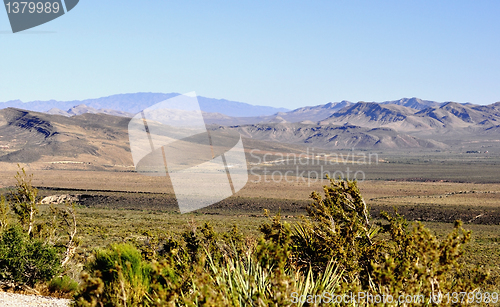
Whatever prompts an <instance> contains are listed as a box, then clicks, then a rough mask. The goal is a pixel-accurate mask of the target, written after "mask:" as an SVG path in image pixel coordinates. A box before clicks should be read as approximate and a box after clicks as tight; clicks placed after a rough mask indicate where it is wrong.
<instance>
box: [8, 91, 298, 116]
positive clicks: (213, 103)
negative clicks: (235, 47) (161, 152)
mask: <svg viewBox="0 0 500 307" xmlns="http://www.w3.org/2000/svg"><path fill="white" fill-rule="evenodd" d="M177 95H180V94H179V93H168V94H163V93H134V94H118V95H112V96H108V97H101V98H96V99H85V100H73V101H56V100H49V101H38V100H37V101H30V102H22V101H20V100H11V101H7V102H0V109H4V108H9V107H11V108H18V109H23V110H30V111H37V112H47V111H49V113H51V114H59V115H67V116H68V115H69V116H71V115H79V114H84V113H104V114H111V115H119V116H120V114H113V112H116V111H118V112H122V113H124V114H123V116H125V115H126V116H128V115H129V114H132V115H133V114H136V113H138V112H140V111H142V110H144V109H146V108H147V107H149V106H152V105H154V104H156V103H158V102H161V101H164V100H167V99H169V98H172V97H175V96H177ZM198 102H199V104H200V107H201V110H202V111H204V112H210V113H217V112H219V113H222V112H221V111H223V114H225V115H229V116H260V115H271V114H274V113H276V112H286V111H289V110H288V109H285V108H273V107H267V106H254V105H250V104H247V103H243V102H236V101H230V100H226V99H215V98H207V97H203V96H198ZM82 105H83V106H82ZM77 106H78V107H79V109H80V110H75V108H74V107H77ZM85 108H87V109H88V110H89V112H85V111H84V109H85ZM70 109H72V110H73V112H74V113H72V112H71V110H70ZM68 110H69V112H68V114H66V112H67V111H68ZM75 111H77V112H75Z"/></svg>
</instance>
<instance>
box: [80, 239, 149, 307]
mask: <svg viewBox="0 0 500 307" xmlns="http://www.w3.org/2000/svg"><path fill="white" fill-rule="evenodd" d="M94 257H95V259H94V260H93V261H92V262H90V263H89V265H88V266H87V271H88V272H89V273H90V275H88V274H84V275H83V276H82V279H83V280H84V285H83V287H82V289H81V291H79V293H78V294H77V295H76V297H75V299H76V302H77V305H78V306H96V304H98V305H99V306H139V305H140V304H141V303H142V302H143V299H144V295H145V294H146V293H147V291H149V284H150V279H151V266H150V265H149V264H148V263H147V262H145V261H144V260H143V259H142V256H141V253H140V251H139V250H137V249H136V248H135V247H134V246H132V245H129V244H115V245H112V246H111V247H110V248H109V249H103V250H98V251H96V252H95V255H94Z"/></svg>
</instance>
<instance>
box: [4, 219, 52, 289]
mask: <svg viewBox="0 0 500 307" xmlns="http://www.w3.org/2000/svg"><path fill="white" fill-rule="evenodd" d="M60 261H61V259H60V256H59V254H58V252H57V250H56V249H55V248H54V247H53V246H50V245H48V244H46V243H44V242H42V241H41V240H38V239H32V238H29V237H28V235H27V234H25V233H24V232H23V230H22V229H21V227H20V226H18V225H14V226H11V227H10V228H8V229H7V230H5V231H3V232H2V233H1V235H0V279H2V280H8V281H11V282H14V283H18V284H25V285H28V286H30V287H32V286H34V285H35V284H36V283H37V282H43V281H49V280H50V279H52V277H54V275H55V274H56V273H58V272H59V270H60Z"/></svg>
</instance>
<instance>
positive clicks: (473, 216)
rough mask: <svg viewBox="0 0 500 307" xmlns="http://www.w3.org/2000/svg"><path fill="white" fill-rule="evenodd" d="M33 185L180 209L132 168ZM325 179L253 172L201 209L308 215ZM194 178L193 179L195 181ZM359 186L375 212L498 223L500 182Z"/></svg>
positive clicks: (162, 183) (160, 181) (43, 173)
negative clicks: (225, 195) (285, 177)
mask: <svg viewBox="0 0 500 307" xmlns="http://www.w3.org/2000/svg"><path fill="white" fill-rule="evenodd" d="M33 173H34V177H33V184H34V185H35V186H37V187H39V188H40V191H41V195H44V196H48V195H54V194H82V195H83V196H82V200H81V204H82V205H83V206H86V207H100V208H109V209H114V208H116V209H147V210H161V211H177V204H176V200H175V196H174V193H173V192H174V191H173V189H172V186H171V183H170V180H169V179H168V177H147V176H143V175H140V174H137V173H134V172H107V171H62V170H57V171H51V170H38V171H34V172H33ZM14 175H15V171H6V172H4V174H3V176H2V177H1V178H0V187H8V186H13V185H14V184H15V180H14ZM325 184H328V181H327V180H320V179H317V180H316V179H314V180H307V179H305V178H302V177H290V178H289V180H287V181H285V180H281V181H272V180H267V182H264V180H263V179H262V177H261V178H260V180H259V177H257V176H250V178H249V181H248V183H247V185H246V186H245V187H244V188H243V189H242V190H240V191H239V192H238V193H237V194H236V195H235V196H233V197H230V198H228V199H226V200H223V201H221V202H219V203H217V204H214V205H212V206H209V207H207V208H204V209H202V210H200V211H199V212H200V213H205V214H261V213H262V210H263V209H264V208H266V209H270V210H271V211H277V210H282V211H283V212H284V214H291V215H300V214H305V207H306V206H307V204H309V203H310V202H311V200H310V199H309V195H310V193H311V192H312V191H314V190H315V191H318V192H321V191H322V186H323V185H325ZM194 185H196V179H193V186H194ZM359 187H360V190H361V192H362V194H363V196H364V198H365V200H366V202H367V203H368V205H369V206H370V207H371V212H372V215H373V216H374V217H377V216H378V215H379V213H380V211H389V212H393V208H397V209H398V212H399V213H401V214H403V215H405V216H406V217H407V218H408V219H410V220H422V221H441V222H453V221H455V220H457V219H460V220H462V221H464V222H469V223H477V224H500V184H496V183H489V184H479V183H455V182H440V181H437V182H406V181H382V180H368V181H364V182H360V183H359Z"/></svg>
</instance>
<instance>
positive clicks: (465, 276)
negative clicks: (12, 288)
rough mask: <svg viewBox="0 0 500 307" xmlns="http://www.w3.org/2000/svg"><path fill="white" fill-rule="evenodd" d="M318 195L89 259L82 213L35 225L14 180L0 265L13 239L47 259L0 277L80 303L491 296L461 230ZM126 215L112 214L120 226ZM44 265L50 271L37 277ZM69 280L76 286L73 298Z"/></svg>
mask: <svg viewBox="0 0 500 307" xmlns="http://www.w3.org/2000/svg"><path fill="white" fill-rule="evenodd" d="M19 176H20V177H19V178H26V176H25V175H24V176H23V175H22V173H21V174H19ZM23 186H24V187H25V188H24V190H23V189H21V190H20V189H19V187H23ZM20 191H21V192H20ZM23 191H24V192H23ZM323 192H324V195H323V196H321V195H319V194H318V193H313V194H312V195H311V197H312V199H313V201H314V202H313V203H312V204H311V205H310V206H309V207H308V210H307V215H306V216H305V217H302V218H301V219H298V220H297V219H295V220H294V221H293V222H288V221H287V220H286V219H283V217H282V216H281V215H280V214H279V213H278V214H277V215H275V216H271V215H270V214H269V212H267V213H266V215H267V218H266V219H265V220H262V219H258V223H256V224H260V225H259V226H255V231H254V232H251V233H248V232H245V233H243V232H242V231H241V230H240V229H239V228H238V227H236V226H233V227H232V228H230V229H228V230H227V229H225V230H224V227H214V226H213V223H211V222H210V221H205V222H201V221H202V217H201V216H200V217H199V218H198V216H194V217H195V218H196V220H197V222H195V219H194V218H193V220H192V221H191V222H190V224H189V227H188V229H185V230H184V231H182V232H178V231H164V230H161V229H158V228H154V227H153V228H152V227H151V226H153V225H155V224H157V223H159V222H160V221H150V223H149V227H150V228H149V230H148V229H147V227H148V225H147V223H145V224H143V225H142V227H144V231H143V232H142V233H140V234H137V235H136V236H128V237H127V236H125V237H122V238H119V239H118V240H116V238H115V240H116V241H122V242H121V243H114V244H111V245H109V246H107V247H106V248H101V249H97V250H95V251H94V252H92V253H91V254H86V255H85V254H82V252H81V250H80V253H79V252H78V250H77V249H76V248H75V246H76V245H77V244H80V246H82V245H85V244H86V243H85V240H86V239H85V237H86V236H90V235H93V236H95V235H96V233H97V234H98V236H100V237H101V238H102V239H103V242H106V241H110V238H109V236H110V233H109V232H106V231H105V230H104V229H105V228H106V225H102V223H101V225H100V227H97V225H96V223H94V225H93V227H94V229H93V230H92V229H91V228H89V225H86V224H85V223H83V224H82V225H81V226H80V228H81V229H82V230H81V236H82V238H81V239H77V238H76V237H75V235H74V234H75V232H76V222H75V223H74V224H72V221H73V220H76V219H72V218H71V217H73V218H74V217H75V214H74V213H75V211H77V212H78V210H73V211H72V210H71V208H72V207H71V206H65V207H63V208H59V211H58V210H55V209H56V208H54V209H51V210H46V216H45V217H44V218H40V219H39V220H38V221H37V220H35V219H34V218H33V217H35V216H37V214H36V212H37V209H38V208H37V203H36V202H30V199H31V198H30V197H31V196H29V197H27V198H17V199H16V198H15V196H16V195H18V196H19V195H32V194H33V193H34V195H35V198H36V189H34V188H33V187H31V186H30V185H29V180H20V181H18V189H17V190H16V191H13V192H12V194H11V196H12V197H11V198H10V206H11V207H12V209H14V210H12V211H13V212H11V214H12V213H14V214H15V215H14V216H17V218H18V222H13V221H10V223H8V222H7V219H2V221H3V222H2V227H3V230H2V241H1V242H0V244H1V246H2V248H0V253H2V254H1V257H0V259H10V258H8V257H5V256H4V255H10V256H9V257H11V258H12V257H14V258H15V255H14V256H12V254H13V253H11V254H8V253H9V251H11V250H12V247H11V245H9V243H8V242H10V241H8V238H10V237H12V236H13V234H16V235H17V236H18V237H20V238H21V239H19V240H17V241H16V242H20V243H18V244H20V245H21V246H25V249H26V251H30V250H31V249H30V246H32V245H34V244H35V245H36V244H38V245H37V246H39V248H38V249H37V250H42V249H41V248H40V247H41V246H43V248H44V249H46V250H47V252H46V253H44V254H47V255H48V256H47V258H46V260H43V259H45V258H40V257H38V256H30V255H31V254H30V252H27V253H26V255H28V256H23V257H21V258H23V259H42V260H43V261H41V263H39V264H36V263H35V264H33V263H31V264H30V265H31V267H33V266H34V267H36V268H39V269H40V271H41V272H44V274H35V275H34V276H32V277H30V278H28V279H26V280H23V279H17V280H16V279H14V278H13V277H12V276H15V274H13V273H5V272H8V271H9V270H10V271H14V269H16V268H17V267H21V268H22V265H21V264H18V263H17V262H15V261H11V262H9V263H7V262H5V261H0V270H2V272H3V273H2V275H1V277H2V279H3V280H10V281H12V282H16V283H19V284H24V285H26V286H34V285H35V284H37V283H38V284H45V285H48V286H47V287H48V288H49V290H51V291H53V292H57V291H59V292H67V293H70V294H71V295H73V294H74V295H75V301H76V303H75V304H76V305H77V306H163V305H166V306H169V305H172V306H198V305H208V306H247V305H250V306H268V305H274V306H287V305H298V306H301V305H311V304H310V302H307V299H306V300H305V301H303V300H300V299H298V298H300V297H301V296H302V297H303V298H307V295H311V296H312V297H314V296H315V295H322V294H324V293H330V294H335V295H341V294H348V293H358V292H367V293H371V294H373V295H377V294H378V295H388V294H390V295H420V294H423V295H425V296H426V297H429V296H430V295H438V294H439V293H441V294H446V293H451V292H460V291H464V292H473V291H474V293H478V292H479V291H493V290H498V289H496V288H494V285H495V280H492V279H491V278H489V277H488V276H487V274H486V273H487V272H486V271H485V270H480V269H477V268H474V266H470V265H469V266H466V265H465V264H464V261H462V259H463V253H464V246H467V244H468V242H469V241H470V239H471V233H470V232H469V231H466V230H464V229H463V228H462V225H461V223H460V222H457V223H456V224H455V227H454V228H453V230H452V232H451V233H448V234H444V235H440V236H437V235H436V234H434V232H432V231H430V230H429V229H428V228H426V227H424V226H423V225H422V224H416V225H414V227H412V225H410V224H409V223H408V222H407V221H406V220H405V219H404V218H403V217H402V216H399V215H398V214H397V213H394V214H388V213H384V214H383V220H373V219H372V218H371V217H370V214H369V211H368V207H367V205H366V204H365V202H364V200H363V198H362V197H361V195H360V192H359V190H358V188H357V185H356V183H355V182H352V181H342V180H341V181H336V180H331V181H330V185H328V186H325V187H324V191H323ZM23 193H24V194H23ZM35 198H33V199H35ZM2 204H3V206H2V208H4V209H3V211H1V212H0V213H2V212H5V213H6V214H5V216H6V217H7V216H8V214H7V213H8V212H7V210H6V209H5V208H8V207H6V206H5V204H7V202H6V201H5V202H3V203H2ZM16 208H17V209H16ZM22 208H24V209H22ZM40 211H42V210H40ZM21 213H22V214H21ZM31 213H33V214H31ZM125 213H126V212H120V211H117V210H114V212H113V214H114V215H115V217H116V215H121V216H120V218H123V215H124V214H125ZM30 216H31V218H30ZM49 216H52V217H53V218H51V219H49V218H47V217H49ZM134 216H135V217H136V216H137V214H135V215H134ZM134 216H131V217H130V218H131V219H133V218H134ZM153 217H155V215H154V214H151V219H153ZM156 217H158V216H156ZM78 219H80V217H79V218H78ZM82 219H83V220H85V219H84V218H82ZM58 221H59V222H58ZM212 221H216V219H212ZM49 222H50V223H52V224H51V225H56V226H57V227H56V228H55V229H58V230H57V232H56V233H52V232H51V231H49V229H52V228H49V227H48V225H49V224H48V223H49ZM143 222H144V221H143ZM123 226H125V225H123V224H121V227H122V228H123ZM5 238H7V241H6V239H5ZM11 241H12V240H11ZM469 246H470V245H469ZM75 250H77V253H76V254H74V252H73V251H75ZM73 255H74V257H73V258H72V259H71V260H67V259H68V256H70V257H71V256H73ZM88 256H90V257H88ZM30 257H31V258H30ZM84 258H88V261H86V262H85V267H84V268H83V272H82V273H81V275H80V271H82V270H81V269H80V267H79V266H78V265H79V264H83V259H84ZM47 267H49V268H53V270H52V271H48V272H46V270H45V271H44V269H46V268H47ZM72 278H74V279H78V278H81V283H80V286H79V287H78V289H76V287H75V286H74V282H73V281H72ZM369 305H371V304H369ZM412 305H415V304H412Z"/></svg>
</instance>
